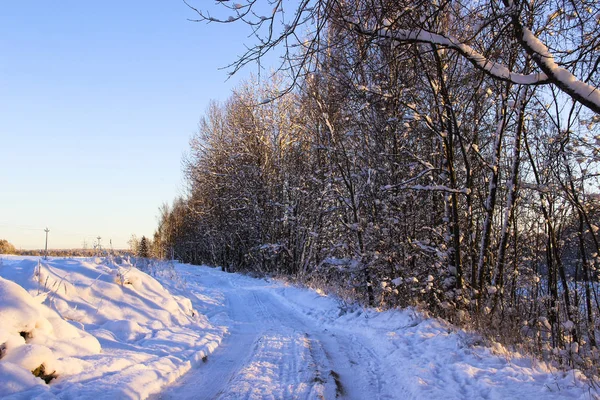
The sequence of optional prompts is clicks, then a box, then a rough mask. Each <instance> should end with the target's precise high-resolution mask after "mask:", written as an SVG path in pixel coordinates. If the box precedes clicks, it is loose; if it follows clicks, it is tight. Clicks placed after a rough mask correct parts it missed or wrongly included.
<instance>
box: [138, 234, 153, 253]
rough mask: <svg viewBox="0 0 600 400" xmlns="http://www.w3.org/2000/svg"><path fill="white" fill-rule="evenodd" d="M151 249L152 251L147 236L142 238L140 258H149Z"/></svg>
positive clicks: (139, 249)
mask: <svg viewBox="0 0 600 400" xmlns="http://www.w3.org/2000/svg"><path fill="white" fill-rule="evenodd" d="M149 249H150V245H149V243H148V239H146V236H142V238H141V239H140V244H139V246H138V249H137V255H138V257H143V258H148V255H149Z"/></svg>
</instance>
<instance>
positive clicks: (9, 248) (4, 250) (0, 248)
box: [0, 239, 17, 254]
mask: <svg viewBox="0 0 600 400" xmlns="http://www.w3.org/2000/svg"><path fill="white" fill-rule="evenodd" d="M0 254H17V249H15V246H13V245H12V244H11V243H10V242H9V241H8V240H6V239H0Z"/></svg>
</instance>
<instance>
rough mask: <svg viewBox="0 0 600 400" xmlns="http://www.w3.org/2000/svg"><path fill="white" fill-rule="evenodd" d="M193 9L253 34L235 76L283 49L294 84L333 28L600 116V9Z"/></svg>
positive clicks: (314, 3) (554, 5)
mask: <svg viewBox="0 0 600 400" xmlns="http://www.w3.org/2000/svg"><path fill="white" fill-rule="evenodd" d="M188 5H189V6H190V8H192V9H193V10H194V11H195V12H196V13H197V15H198V16H199V18H198V19H196V21H205V22H217V23H236V22H240V23H246V24H248V25H249V26H250V27H251V28H252V32H253V35H254V37H255V40H256V44H254V45H249V46H248V50H247V52H246V53H245V54H244V55H242V56H241V57H240V58H239V59H238V60H237V61H236V62H234V63H233V64H232V67H233V73H235V72H236V71H237V70H239V69H240V68H241V67H243V66H244V65H246V64H248V63H249V62H253V61H257V60H259V59H260V58H261V57H262V56H264V55H265V53H267V52H269V51H272V50H273V49H274V48H276V47H278V46H280V45H281V46H285V57H284V61H283V63H282V65H281V69H284V70H286V71H288V72H289V73H291V75H292V76H293V77H294V79H296V78H298V77H299V76H301V75H302V74H304V73H305V72H306V71H307V70H308V69H310V68H311V67H314V66H315V60H316V59H317V57H316V54H318V53H319V52H321V51H323V49H324V48H325V50H328V48H331V47H335V46H336V45H337V44H338V43H337V42H336V41H335V40H332V41H329V42H327V43H324V42H323V41H321V37H322V36H323V34H324V31H325V30H326V27H327V26H328V25H334V26H336V27H337V29H338V30H340V31H346V32H350V31H354V32H357V33H358V34H360V35H361V36H364V38H365V40H368V41H381V40H384V41H385V40H387V41H392V42H394V43H396V44H398V45H410V44H414V43H427V44H429V45H432V46H435V47H439V48H441V49H447V50H450V51H453V52H455V53H456V54H458V55H460V56H461V57H463V58H464V59H465V60H467V61H468V62H469V63H471V64H472V65H473V66H474V67H475V68H477V69H479V70H481V71H483V72H484V73H485V74H486V75H487V76H488V77H490V78H492V79H494V80H497V81H505V82H511V83H514V84H517V85H533V86H540V85H550V84H552V85H554V86H555V87H556V88H558V89H559V90H560V91H562V92H563V93H564V94H566V95H567V96H569V97H570V98H571V99H573V100H574V101H576V102H579V103H581V104H582V105H584V106H585V107H587V108H588V109H589V110H591V111H592V112H594V113H596V114H600V91H599V90H598V85H599V84H600V76H599V74H598V66H599V62H598V57H597V55H596V50H595V49H597V47H598V45H599V44H600V29H598V20H599V18H600V4H598V2H597V1H591V0H577V1H567V0H535V1H532V2H524V1H521V0H502V1H496V0H487V1H482V2H478V3H475V4H474V3H472V2H460V1H459V2H441V3H440V2H432V1H426V0H421V1H417V2H413V1H408V0H401V1H395V0H394V1H389V0H377V1H352V2H346V1H343V0H303V1H300V2H298V5H297V6H296V8H295V10H293V12H291V13H290V12H284V11H289V10H287V6H288V3H287V2H285V1H283V0H278V1H273V2H272V1H268V2H267V1H260V0H244V1H240V2H239V3H235V4H230V3H228V2H218V5H216V6H214V7H213V8H212V9H205V8H200V7H194V6H193V5H191V4H188ZM304 32H307V34H306V35H304V34H303V33H304ZM341 36H343V35H341ZM330 39H331V38H330ZM506 43H509V44H510V45H511V46H512V47H513V48H517V49H518V51H519V53H520V54H519V57H520V58H521V59H524V58H528V59H531V60H532V64H533V65H532V66H533V67H534V68H533V69H532V70H531V71H527V72H522V71H518V70H516V69H515V68H514V67H515V66H518V64H514V63H512V62H510V60H509V59H506V58H505V54H504V52H503V51H502V47H503V46H504V45H505V44H506ZM299 49H300V50H301V51H294V50H299Z"/></svg>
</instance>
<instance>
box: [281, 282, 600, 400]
mask: <svg viewBox="0 0 600 400" xmlns="http://www.w3.org/2000/svg"><path fill="white" fill-rule="evenodd" d="M274 283H275V282H274ZM275 290H276V291H277V293H278V296H279V298H280V299H281V302H284V303H287V304H288V305H289V306H290V307H291V308H292V309H294V310H295V311H297V312H300V313H303V314H305V315H307V316H310V317H311V319H315V320H317V321H318V323H319V324H320V325H321V326H322V327H324V328H326V329H329V330H331V331H346V332H351V333H352V334H354V335H355V336H356V337H361V338H363V339H364V341H365V342H366V343H368V345H369V347H371V348H372V349H373V351H374V352H375V354H377V356H378V357H379V358H380V359H381V360H383V361H384V362H385V363H386V364H387V366H388V369H387V372H388V374H387V375H388V379H389V382H387V384H392V385H393V384H396V385H398V386H400V385H402V390H403V392H404V393H406V398H418V399H421V398H422V399H475V398H491V399H514V398H525V399H535V398H543V399H567V398H568V399H582V400H583V399H590V398H600V393H599V392H598V390H597V389H595V388H592V387H590V385H589V382H588V381H587V378H586V377H585V376H584V375H583V374H582V373H581V372H579V371H577V370H571V371H560V370H557V369H555V368H552V367H550V366H548V365H547V364H546V363H543V362H540V361H536V360H535V359H533V358H531V357H527V356H523V355H521V354H518V353H514V352H510V351H508V350H507V349H505V348H504V347H503V346H502V345H500V344H498V343H495V344H493V345H492V346H491V347H486V346H485V345H484V344H483V340H481V339H480V337H479V336H477V335H476V334H474V333H469V332H465V331H464V330H461V329H458V328H456V327H454V326H452V325H451V324H449V323H447V322H445V321H443V320H440V319H436V318H427V317H425V316H424V315H422V314H421V313H419V312H417V311H415V310H414V309H404V310H387V311H378V310H376V309H372V308H371V309H365V308H362V307H358V306H347V307H345V306H344V307H341V303H340V302H338V301H336V300H335V299H334V298H332V297H328V296H325V295H322V294H320V293H317V292H315V291H312V290H307V289H300V288H296V287H293V286H289V285H286V284H284V283H277V284H276V286H275Z"/></svg>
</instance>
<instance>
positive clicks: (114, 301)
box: [0, 256, 225, 399]
mask: <svg viewBox="0 0 600 400" xmlns="http://www.w3.org/2000/svg"><path fill="white" fill-rule="evenodd" d="M0 321H2V323H1V325H0V348H3V349H4V350H2V353H1V354H2V356H1V358H0V376H1V377H2V378H1V379H0V397H3V396H8V397H10V398H23V399H25V398H27V399H28V398H32V397H36V396H40V397H43V398H54V397H55V396H60V397H72V398H145V397H147V396H148V395H149V394H151V393H155V392H157V391H159V390H160V389H161V388H162V387H164V386H165V385H167V384H169V383H171V382H173V381H174V380H175V379H177V378H178V377H180V376H181V375H183V374H184V373H185V372H187V371H188V370H189V369H190V368H192V367H193V366H194V365H195V364H197V363H198V362H200V360H201V359H202V358H203V357H205V356H206V355H208V354H210V353H211V352H212V351H213V350H214V349H215V348H216V347H217V346H218V344H219V343H220V341H221V339H222V337H223V335H224V333H225V329H224V328H219V327H215V326H213V325H212V324H210V323H209V322H208V320H207V319H206V317H204V316H203V315H200V314H199V313H198V312H196V311H195V310H193V308H192V305H191V302H190V301H189V299H186V298H183V297H181V296H177V295H173V294H171V293H169V291H167V290H166V289H165V288H164V287H163V286H162V284H161V283H159V282H158V281H157V280H156V279H154V278H152V277H151V276H149V275H147V274H145V273H143V272H141V271H139V270H137V269H135V268H133V267H132V266H131V265H129V264H127V263H122V264H121V265H119V264H117V263H116V262H113V261H111V260H105V259H96V260H93V259H59V258H49V259H48V260H47V261H46V260H41V261H39V260H38V259H37V258H35V257H16V256H2V263H1V264H0ZM40 365H43V367H44V371H45V374H53V375H55V376H56V378H55V379H52V380H51V381H50V383H49V384H48V385H47V384H46V383H44V381H43V380H42V379H40V378H36V377H34V376H33V375H32V373H31V371H33V370H35V369H36V368H38V367H39V366H40Z"/></svg>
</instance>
